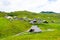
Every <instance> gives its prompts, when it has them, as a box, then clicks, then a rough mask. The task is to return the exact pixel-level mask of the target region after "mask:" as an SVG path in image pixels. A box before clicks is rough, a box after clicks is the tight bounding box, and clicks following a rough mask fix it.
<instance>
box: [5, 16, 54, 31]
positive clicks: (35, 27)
mask: <svg viewBox="0 0 60 40" xmlns="http://www.w3.org/2000/svg"><path fill="white" fill-rule="evenodd" d="M5 18H6V19H9V20H10V21H12V20H24V21H28V22H29V23H30V24H32V27H31V28H30V29H29V30H28V32H42V30H41V29H40V28H38V26H37V25H36V24H41V23H48V21H47V20H42V19H40V18H34V19H30V18H27V17H22V18H18V17H17V16H13V17H12V16H5ZM54 22H55V21H52V23H54ZM34 24H35V25H34Z"/></svg>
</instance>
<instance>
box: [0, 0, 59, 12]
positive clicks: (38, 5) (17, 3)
mask: <svg viewBox="0 0 60 40" xmlns="http://www.w3.org/2000/svg"><path fill="white" fill-rule="evenodd" d="M22 10H27V11H32V12H40V11H54V12H60V0H0V11H5V12H11V11H22Z"/></svg>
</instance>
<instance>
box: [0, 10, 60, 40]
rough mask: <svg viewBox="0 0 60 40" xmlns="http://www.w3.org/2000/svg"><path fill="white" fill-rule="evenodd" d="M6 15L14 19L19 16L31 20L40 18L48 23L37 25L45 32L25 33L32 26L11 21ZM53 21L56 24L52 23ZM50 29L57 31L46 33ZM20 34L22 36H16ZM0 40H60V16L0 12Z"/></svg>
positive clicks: (22, 22)
mask: <svg viewBox="0 0 60 40" xmlns="http://www.w3.org/2000/svg"><path fill="white" fill-rule="evenodd" d="M6 15H9V16H12V17H13V16H17V17H18V18H22V17H27V18H30V19H34V18H38V17H39V18H40V19H42V20H47V21H48V23H47V24H46V23H41V24H36V25H38V27H39V28H41V30H42V31H43V32H41V33H29V32H25V31H27V30H28V29H29V28H30V27H31V26H32V24H30V23H29V22H28V21H21V20H13V21H10V20H8V19H6V18H5V16H6ZM48 17H49V18H48ZM52 20H54V21H55V22H54V23H52V22H51V21H52ZM49 28H50V29H55V30H54V31H44V30H47V29H49ZM22 32H23V33H22ZM19 33H22V34H20V35H17V36H15V35H16V34H19ZM0 40H60V14H58V13H51V14H50V13H34V12H28V11H16V12H11V13H5V12H0Z"/></svg>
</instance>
